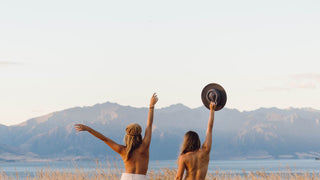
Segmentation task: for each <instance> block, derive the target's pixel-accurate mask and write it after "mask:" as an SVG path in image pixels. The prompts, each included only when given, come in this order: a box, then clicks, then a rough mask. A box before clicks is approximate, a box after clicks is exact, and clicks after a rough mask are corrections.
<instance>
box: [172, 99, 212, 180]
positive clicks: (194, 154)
mask: <svg viewBox="0 0 320 180" xmlns="http://www.w3.org/2000/svg"><path fill="white" fill-rule="evenodd" d="M209 107H210V117H209V122H208V127H207V132H206V139H205V141H204V143H203V145H202V147H200V146H201V143H200V139H199V136H198V134H197V133H196V132H194V131H188V132H187V133H186V134H185V135H184V139H183V144H182V147H181V154H180V156H179V159H178V171H177V175H176V178H175V179H176V180H181V179H182V178H183V173H184V171H185V170H186V176H185V180H204V179H205V178H206V175H207V171H208V165H209V159H210V151H211V145H212V128H213V122H214V112H215V108H216V103H214V102H211V103H210V105H209Z"/></svg>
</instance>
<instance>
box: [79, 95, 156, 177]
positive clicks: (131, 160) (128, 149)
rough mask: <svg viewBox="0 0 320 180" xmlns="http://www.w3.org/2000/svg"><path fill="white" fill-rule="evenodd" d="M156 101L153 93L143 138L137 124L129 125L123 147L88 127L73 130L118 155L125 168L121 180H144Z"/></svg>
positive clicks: (82, 126) (80, 125)
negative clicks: (89, 137)
mask: <svg viewBox="0 0 320 180" xmlns="http://www.w3.org/2000/svg"><path fill="white" fill-rule="evenodd" d="M157 101H158V97H157V95H156V94H155V93H154V94H153V95H152V97H151V100H150V107H149V115H148V121H147V127H146V131H145V135H144V138H142V135H141V132H142V129H141V126H140V125H139V124H129V125H128V126H127V128H126V135H125V137H124V142H125V145H120V144H118V143H116V142H114V141H112V140H111V139H109V138H107V137H105V136H104V135H102V134H101V133H99V132H97V131H95V130H94V129H92V128H90V127H89V126H86V125H83V124H76V125H75V129H76V130H77V131H78V132H79V131H88V132H89V133H91V134H92V135H93V136H95V137H97V138H99V139H100V140H102V141H103V142H105V143H106V144H107V145H108V146H110V148H111V149H113V150H114V151H115V152H117V153H118V154H120V156H121V158H122V160H123V162H124V167H125V173H123V174H122V176H121V180H127V179H130V180H131V179H135V180H146V174H147V171H148V164H149V147H150V142H151V133H152V123H153V112H154V106H155V104H156V103H157Z"/></svg>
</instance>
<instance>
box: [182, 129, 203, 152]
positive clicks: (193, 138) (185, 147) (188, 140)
mask: <svg viewBox="0 0 320 180" xmlns="http://www.w3.org/2000/svg"><path fill="white" fill-rule="evenodd" d="M200 146H201V142H200V138H199V135H198V134H197V133H196V132H194V131H188V132H187V133H186V134H185V135H184V138H183V144H182V146H181V154H185V153H187V152H192V151H196V150H198V149H200Z"/></svg>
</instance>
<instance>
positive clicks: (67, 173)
mask: <svg viewBox="0 0 320 180" xmlns="http://www.w3.org/2000/svg"><path fill="white" fill-rule="evenodd" d="M108 166H109V167H102V166H101V164H99V163H97V164H96V167H95V169H94V170H91V171H88V170H84V169H82V168H79V167H77V166H76V165H75V167H74V168H73V171H71V170H65V169H58V170H57V169H53V168H50V167H46V168H43V169H39V170H38V171H37V173H36V174H30V173H27V175H26V176H25V177H20V176H19V174H18V173H16V174H15V175H13V176H8V175H7V174H6V173H5V172H3V171H1V172H0V180H20V179H25V180H60V179H63V180H101V179H104V180H105V179H107V180H109V179H110V180H119V179H120V177H121V173H122V169H121V168H119V167H118V166H117V165H116V164H113V165H111V164H109V165H108ZM175 174H176V170H175V169H168V168H163V169H160V170H157V171H154V170H150V171H149V172H148V178H149V179H150V180H172V179H174V177H175ZM264 179H269V180H283V179H286V180H320V173H315V172H301V173H295V172H292V171H291V170H290V169H289V168H288V171H286V172H285V171H283V172H278V173H267V172H265V171H263V170H262V171H256V172H249V173H247V172H245V170H243V172H242V175H237V174H234V173H232V172H222V171H219V170H217V171H216V172H215V173H209V174H207V178H206V180H264Z"/></svg>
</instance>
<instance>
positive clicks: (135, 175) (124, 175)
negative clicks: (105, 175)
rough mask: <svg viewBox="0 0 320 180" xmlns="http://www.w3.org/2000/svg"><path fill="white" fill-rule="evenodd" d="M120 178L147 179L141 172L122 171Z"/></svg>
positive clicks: (130, 179)
mask: <svg viewBox="0 0 320 180" xmlns="http://www.w3.org/2000/svg"><path fill="white" fill-rule="evenodd" d="M120 180H147V177H146V175H143V174H131V173H122V176H121V179H120Z"/></svg>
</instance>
